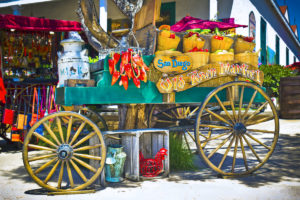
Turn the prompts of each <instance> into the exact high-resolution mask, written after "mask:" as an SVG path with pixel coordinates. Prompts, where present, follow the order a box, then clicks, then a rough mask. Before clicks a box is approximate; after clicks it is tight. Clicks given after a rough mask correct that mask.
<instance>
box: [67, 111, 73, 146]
mask: <svg viewBox="0 0 300 200" xmlns="http://www.w3.org/2000/svg"><path fill="white" fill-rule="evenodd" d="M72 124H73V116H71V117H70V119H69V123H68V129H67V138H66V143H68V142H69V139H70V135H71V130H72Z"/></svg>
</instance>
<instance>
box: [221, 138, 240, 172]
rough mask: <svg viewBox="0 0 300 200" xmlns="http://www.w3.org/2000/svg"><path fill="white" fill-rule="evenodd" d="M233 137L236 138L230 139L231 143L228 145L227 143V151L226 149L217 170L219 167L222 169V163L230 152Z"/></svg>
mask: <svg viewBox="0 0 300 200" xmlns="http://www.w3.org/2000/svg"><path fill="white" fill-rule="evenodd" d="M235 137H236V136H233V138H232V139H231V141H230V143H229V145H228V147H227V149H226V151H225V153H224V155H223V158H222V160H221V162H220V163H219V166H218V168H219V169H221V167H222V165H223V163H224V161H225V159H226V157H227V154H228V152H229V150H230V148H231V146H232V144H233V142H234V139H235Z"/></svg>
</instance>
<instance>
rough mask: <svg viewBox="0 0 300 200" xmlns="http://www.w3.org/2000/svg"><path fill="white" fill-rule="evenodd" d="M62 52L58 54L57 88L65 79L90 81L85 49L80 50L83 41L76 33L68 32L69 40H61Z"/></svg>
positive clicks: (62, 84) (61, 85)
mask: <svg viewBox="0 0 300 200" xmlns="http://www.w3.org/2000/svg"><path fill="white" fill-rule="evenodd" d="M60 44H61V45H62V46H63V48H64V49H63V52H62V53H61V52H58V79H59V82H58V87H63V86H64V81H65V80H67V79H90V66H89V58H88V55H87V53H88V52H87V49H82V45H83V44H84V41H83V40H82V39H81V37H80V35H79V34H78V33H77V32H73V31H71V32H69V38H68V39H65V40H62V41H61V42H60Z"/></svg>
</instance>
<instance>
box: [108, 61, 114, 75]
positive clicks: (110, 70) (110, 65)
mask: <svg viewBox="0 0 300 200" xmlns="http://www.w3.org/2000/svg"><path fill="white" fill-rule="evenodd" d="M108 67H109V73H110V74H113V73H114V71H115V62H114V60H113V59H108Z"/></svg>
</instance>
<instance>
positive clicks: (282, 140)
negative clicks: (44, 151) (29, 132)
mask: <svg viewBox="0 0 300 200" xmlns="http://www.w3.org/2000/svg"><path fill="white" fill-rule="evenodd" d="M0 147H1V148H2V150H0V200H2V199H3V200H10V199H18V200H23V199H24V200H25V199H26V200H31V199H33V200H35V199H38V200H43V199H50V200H51V199H55V200H60V199H62V200H69V199H72V200H73V199H76V200H77V199H78V200H81V199H82V200H86V199H89V200H92V199H101V200H105V199H110V200H115V199H130V200H133V199H143V200H144V199H145V200H148V199H149V200H150V199H151V200H153V199H171V200H176V199H180V200H181V199H187V200H191V199H210V200H214V199H224V200H227V199H241V200H244V199H245V200H248V199H249V200H254V199H262V200H267V199H270V200H277V199H278V200H284V199H287V200H296V199H300V171H299V166H300V120H280V136H279V141H278V143H277V146H276V149H275V151H274V153H273V155H272V156H271V158H270V159H269V160H268V162H267V163H266V164H265V165H264V166H263V167H261V168H260V169H259V170H258V171H256V172H255V173H254V174H252V175H250V176H247V177H240V178H233V179H222V178H218V176H217V174H216V173H215V172H213V171H212V170H211V169H209V168H207V167H204V165H202V163H201V160H200V158H199V157H198V156H196V162H198V164H199V166H201V169H200V170H197V171H196V172H172V173H171V174H170V177H169V178H165V179H156V180H150V181H144V182H130V181H125V182H123V183H119V184H109V186H108V187H107V188H101V189H100V190H99V191H97V192H96V193H92V194H80V195H63V196H61V195H57V196H47V195H45V194H43V193H41V192H42V190H40V187H39V186H38V185H37V184H36V183H35V182H33V180H32V179H31V177H30V176H29V175H28V174H27V172H26V170H25V168H24V166H23V162H22V153H21V151H19V150H14V149H12V148H10V147H9V146H7V145H5V144H4V141H0ZM38 192H40V193H38ZM28 193H38V194H37V195H33V194H28Z"/></svg>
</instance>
